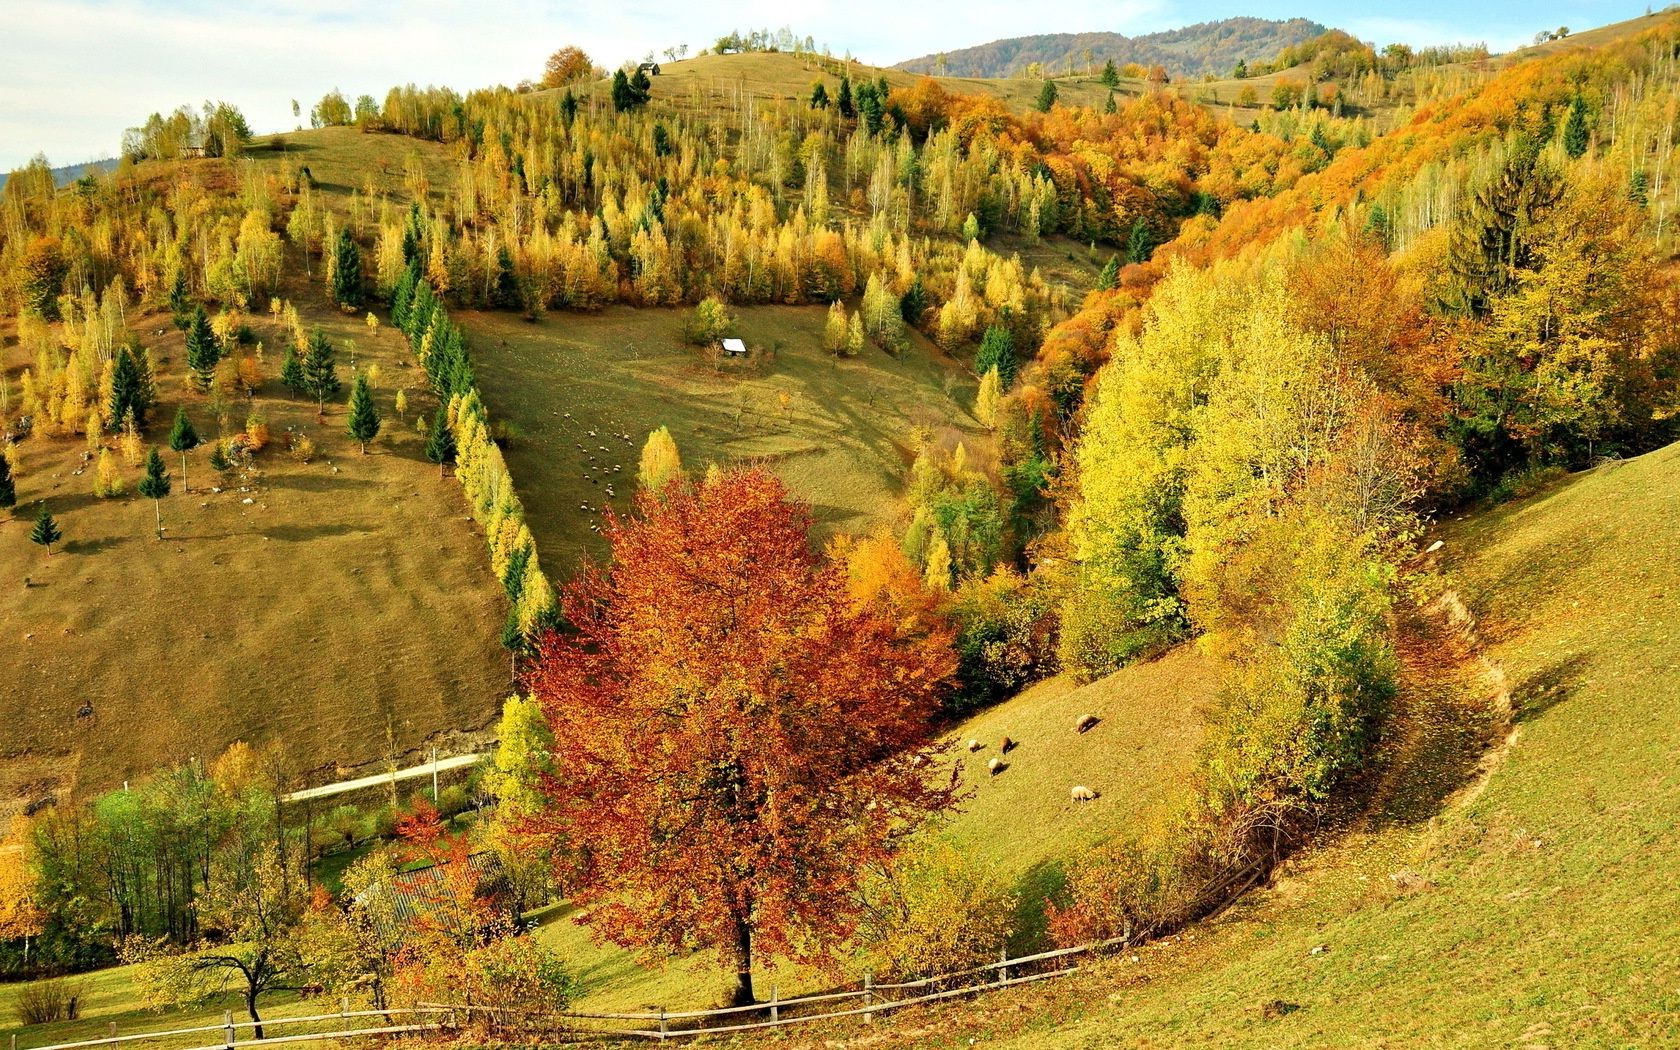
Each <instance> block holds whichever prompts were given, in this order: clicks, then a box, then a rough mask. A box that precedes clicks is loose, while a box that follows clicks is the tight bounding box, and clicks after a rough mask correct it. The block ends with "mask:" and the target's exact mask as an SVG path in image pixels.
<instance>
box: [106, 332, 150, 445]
mask: <svg viewBox="0 0 1680 1050" xmlns="http://www.w3.org/2000/svg"><path fill="white" fill-rule="evenodd" d="M145 387H146V379H145V376H144V374H142V372H141V370H140V363H139V362H138V361H136V360H135V359H134V353H133V351H131V350H129V348H128V347H126V346H125V347H123V348H122V349H120V350H118V351H117V358H116V360H115V361H114V362H113V363H112V365H111V399H110V401H109V402H108V404H107V406H106V407H107V408H109V409H110V416H111V418H112V419H115V420H122V419H126V418H127V417H128V414H129V413H130V412H133V413H134V425H135V426H137V427H143V426H145V425H146V409H147V408H148V407H149V405H148V403H147V400H146V391H145Z"/></svg>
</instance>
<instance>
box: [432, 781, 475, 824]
mask: <svg viewBox="0 0 1680 1050" xmlns="http://www.w3.org/2000/svg"><path fill="white" fill-rule="evenodd" d="M469 802H470V800H469V798H468V797H467V789H466V788H465V787H462V786H461V785H460V784H452V785H450V786H449V787H446V788H444V789H443V790H442V791H440V792H439V793H438V798H437V808H438V812H439V813H441V814H443V815H444V816H446V817H453V816H454V815H455V814H457V813H464V812H466V809H467V806H468V804H469Z"/></svg>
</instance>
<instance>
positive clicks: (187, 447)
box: [169, 405, 199, 492]
mask: <svg viewBox="0 0 1680 1050" xmlns="http://www.w3.org/2000/svg"><path fill="white" fill-rule="evenodd" d="M198 445H199V441H198V431H196V430H194V429H193V425H192V420H190V419H188V418H187V407H186V406H185V405H182V406H181V407H180V408H179V409H177V410H176V411H175V425H174V426H173V427H171V428H170V430H169V447H170V449H172V450H173V451H175V452H179V453H180V454H181V491H182V492H191V491H192V484H191V483H190V482H188V481H187V453H188V452H191V451H192V450H193V449H195V448H197V447H198Z"/></svg>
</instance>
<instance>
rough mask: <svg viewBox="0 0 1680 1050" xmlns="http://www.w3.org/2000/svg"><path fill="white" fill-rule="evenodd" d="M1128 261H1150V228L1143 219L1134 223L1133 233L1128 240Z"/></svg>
mask: <svg viewBox="0 0 1680 1050" xmlns="http://www.w3.org/2000/svg"><path fill="white" fill-rule="evenodd" d="M1126 261H1127V262H1130V263H1140V262H1148V261H1149V227H1148V226H1145V225H1144V222H1143V220H1142V219H1138V220H1136V221H1135V222H1133V223H1132V232H1131V235H1130V236H1129V237H1127V238H1126Z"/></svg>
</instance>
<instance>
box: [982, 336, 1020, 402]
mask: <svg viewBox="0 0 1680 1050" xmlns="http://www.w3.org/2000/svg"><path fill="white" fill-rule="evenodd" d="M993 368H995V369H997V371H998V378H999V379H1000V380H1002V381H1003V388H1004V389H1005V390H1008V389H1009V384H1011V383H1013V382H1015V337H1014V336H1013V335H1011V334H1010V332H1009V329H1007V328H1005V327H1003V326H1002V325H997V324H994V325H991V326H989V327H988V328H987V329H986V334H985V335H984V336H982V337H981V339H980V352H979V353H977V354H975V355H974V371H975V372H977V373H979V374H980V375H985V374H986V373H987V371H989V370H990V369H993Z"/></svg>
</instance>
